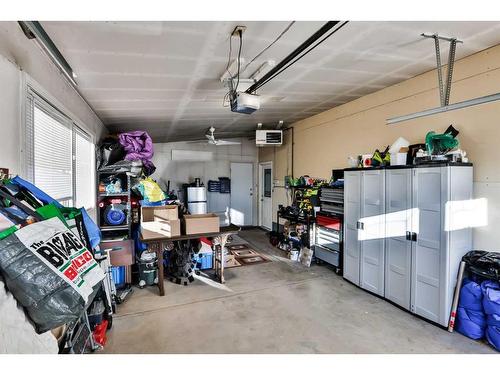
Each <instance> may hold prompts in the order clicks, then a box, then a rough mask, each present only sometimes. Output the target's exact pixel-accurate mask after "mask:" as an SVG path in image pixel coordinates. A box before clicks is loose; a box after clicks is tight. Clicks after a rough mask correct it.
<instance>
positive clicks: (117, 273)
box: [111, 266, 125, 289]
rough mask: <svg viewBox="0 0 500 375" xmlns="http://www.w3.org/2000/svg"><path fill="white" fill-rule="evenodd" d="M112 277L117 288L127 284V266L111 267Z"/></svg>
mask: <svg viewBox="0 0 500 375" xmlns="http://www.w3.org/2000/svg"><path fill="white" fill-rule="evenodd" d="M111 277H112V278H113V282H114V283H115V286H116V288H118V289H119V288H122V287H124V286H125V266H118V267H111Z"/></svg>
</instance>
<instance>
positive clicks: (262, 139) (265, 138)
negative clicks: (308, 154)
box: [255, 130, 283, 146]
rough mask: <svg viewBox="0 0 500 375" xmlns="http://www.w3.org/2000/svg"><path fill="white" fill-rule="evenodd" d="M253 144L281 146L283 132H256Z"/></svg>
mask: <svg viewBox="0 0 500 375" xmlns="http://www.w3.org/2000/svg"><path fill="white" fill-rule="evenodd" d="M255 144H256V145H257V146H281V145H282V144H283V130H256V131H255Z"/></svg>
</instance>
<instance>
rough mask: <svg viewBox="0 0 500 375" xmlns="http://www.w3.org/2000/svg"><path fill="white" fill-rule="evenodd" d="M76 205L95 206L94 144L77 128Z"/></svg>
mask: <svg viewBox="0 0 500 375" xmlns="http://www.w3.org/2000/svg"><path fill="white" fill-rule="evenodd" d="M74 134H75V203H76V204H75V205H76V206H77V207H85V208H91V207H93V206H94V175H95V174H94V164H95V163H94V155H95V154H94V144H93V143H92V142H91V140H90V137H89V136H88V135H87V134H85V133H83V132H82V131H81V130H80V129H78V128H76V131H75V133H74Z"/></svg>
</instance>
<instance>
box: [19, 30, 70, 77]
mask: <svg viewBox="0 0 500 375" xmlns="http://www.w3.org/2000/svg"><path fill="white" fill-rule="evenodd" d="M19 24H20V26H21V28H22V29H23V32H24V33H25V35H26V37H27V38H28V39H35V41H36V42H37V43H38V45H39V46H40V47H41V48H42V50H44V51H45V53H47V55H49V57H50V59H51V60H52V61H53V62H54V63H55V64H56V65H57V67H58V68H59V69H60V70H61V72H62V73H63V74H64V75H65V76H66V78H67V79H68V80H69V81H70V82H71V83H72V84H73V85H75V86H77V83H76V81H75V78H76V74H75V73H74V72H73V69H72V68H71V66H70V65H69V64H68V62H67V61H66V59H65V58H64V56H63V55H62V53H61V52H60V51H59V50H58V49H57V47H56V45H55V44H54V42H53V41H52V39H50V37H49V36H48V35H47V33H46V32H45V30H44V29H43V27H42V25H41V24H40V22H38V21H20V22H19ZM33 36H34V38H33Z"/></svg>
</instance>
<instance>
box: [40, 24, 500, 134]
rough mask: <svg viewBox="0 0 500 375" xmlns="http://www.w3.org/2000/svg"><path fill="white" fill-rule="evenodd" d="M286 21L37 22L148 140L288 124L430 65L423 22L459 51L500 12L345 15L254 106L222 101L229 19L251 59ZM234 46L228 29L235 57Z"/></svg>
mask: <svg viewBox="0 0 500 375" xmlns="http://www.w3.org/2000/svg"><path fill="white" fill-rule="evenodd" d="M288 24H289V22H246V21H235V22H42V25H43V27H44V28H45V30H46V31H47V33H48V34H49V36H50V37H51V38H52V39H53V41H54V42H55V44H56V45H57V47H58V48H59V49H60V50H61V52H62V54H63V55H64V57H65V58H66V59H67V60H68V62H69V63H70V65H71V66H72V68H73V70H74V71H75V73H76V74H77V79H76V80H77V82H78V88H79V90H80V91H81V93H82V95H83V96H84V97H85V99H86V100H87V101H88V102H89V104H90V105H91V106H92V107H93V109H94V110H95V111H96V113H97V114H98V116H99V117H100V118H101V120H102V121H103V122H104V123H105V124H106V125H107V127H108V128H109V129H110V130H111V131H123V130H132V129H138V128H139V129H145V130H147V131H148V132H149V133H150V134H151V136H152V137H153V139H154V140H155V141H177V140H186V139H197V138H200V137H203V133H204V130H205V129H206V128H207V127H209V126H210V125H213V126H215V127H216V128H217V130H218V131H220V132H225V133H226V132H227V134H228V135H234V136H237V135H241V134H243V133H246V132H249V131H251V130H253V129H255V127H256V124H257V123H258V122H262V123H264V125H267V126H274V124H277V122H278V121H279V120H284V121H285V124H288V123H292V122H295V121H297V120H300V119H303V118H306V117H309V116H312V115H314V114H317V113H319V112H322V111H324V110H327V109H330V108H332V107H335V106H337V105H340V104H343V103H346V102H348V101H351V100H354V99H356V98H358V97H360V96H363V95H366V94H369V93H371V92H374V91H377V90H380V89H382V88H384V87H387V86H390V85H393V84H395V83H398V82H401V81H403V80H405V79H408V78H410V77H414V76H416V75H418V74H421V73H423V72H426V71H428V70H430V69H432V68H434V67H435V55H434V44H433V42H432V41H431V40H427V39H423V38H422V37H420V34H421V33H422V32H430V33H434V32H438V33H439V34H441V35H446V36H455V37H458V38H460V39H462V40H463V41H464V43H463V44H459V45H458V47H457V59H460V58H462V57H464V56H467V55H470V54H472V53H475V52H478V51H481V50H483V49H485V48H488V47H491V46H493V45H496V44H498V43H500V22H358V21H355V22H349V23H348V24H347V25H346V26H345V27H344V28H342V29H341V30H340V31H339V32H338V33H336V34H334V35H333V36H332V37H331V38H329V39H328V40H326V41H325V42H324V43H323V44H321V45H320V46H319V47H318V48H316V49H314V50H313V51H312V52H311V53H310V54H308V55H307V56H305V57H304V58H303V59H302V60H300V61H299V62H297V63H296V64H295V65H293V66H292V67H290V68H289V69H288V70H286V71H285V72H284V73H282V74H281V75H279V76H278V77H277V78H275V79H273V80H272V81H271V82H269V83H268V84H266V85H265V86H263V87H262V88H261V89H260V90H259V92H258V93H259V94H261V95H263V96H264V99H265V100H264V102H263V103H262V104H261V109H260V110H258V111H257V112H255V113H253V114H251V115H245V114H237V113H232V112H231V111H230V110H229V108H227V107H223V106H222V100H223V97H224V94H225V92H226V89H225V88H224V87H223V86H222V84H221V83H220V81H219V78H220V76H221V75H222V74H223V73H224V71H225V67H226V63H227V59H228V51H229V34H230V32H231V31H232V30H233V28H234V27H235V26H236V25H245V26H247V29H246V31H245V33H244V34H243V49H242V57H243V58H245V59H246V62H248V61H250V60H251V59H252V58H253V57H254V56H256V55H257V54H258V53H259V52H260V51H261V50H262V49H264V48H265V47H266V46H267V45H269V43H271V42H272V41H273V40H274V39H275V38H276V37H277V36H278V35H279V34H280V33H281V31H282V30H284V29H285V27H286V26H287V25H288ZM323 24H324V22H302V21H298V22H296V23H295V24H294V25H293V26H292V27H291V28H290V30H289V31H288V32H287V33H286V34H285V35H284V36H283V37H282V38H281V39H280V40H279V41H278V42H277V43H276V44H274V45H273V46H272V47H271V48H269V49H268V50H267V51H266V52H265V53H264V54H263V55H262V56H261V57H260V58H258V59H257V60H256V61H255V62H253V63H252V64H251V65H250V66H249V67H248V69H247V70H246V71H245V72H243V73H242V78H243V77H245V78H246V77H248V76H250V75H251V74H252V73H253V72H254V71H256V70H257V68H258V67H259V66H260V65H261V64H262V63H264V62H265V61H266V60H268V59H273V60H275V61H276V62H279V61H280V60H281V59H283V58H284V57H285V56H287V55H288V54H289V53H290V52H292V51H293V50H294V49H295V48H296V47H297V46H299V44H301V43H302V42H303V41H305V40H306V39H307V38H308V37H309V36H311V35H312V34H313V33H314V32H315V31H317V30H318V29H319V28H320V27H321V26H322V25H323ZM444 46H446V44H443V48H442V52H443V61H446V56H447V52H448V48H444ZM237 47H238V40H237V38H233V59H234V57H235V54H236V52H237ZM446 47H447V46H446Z"/></svg>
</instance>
